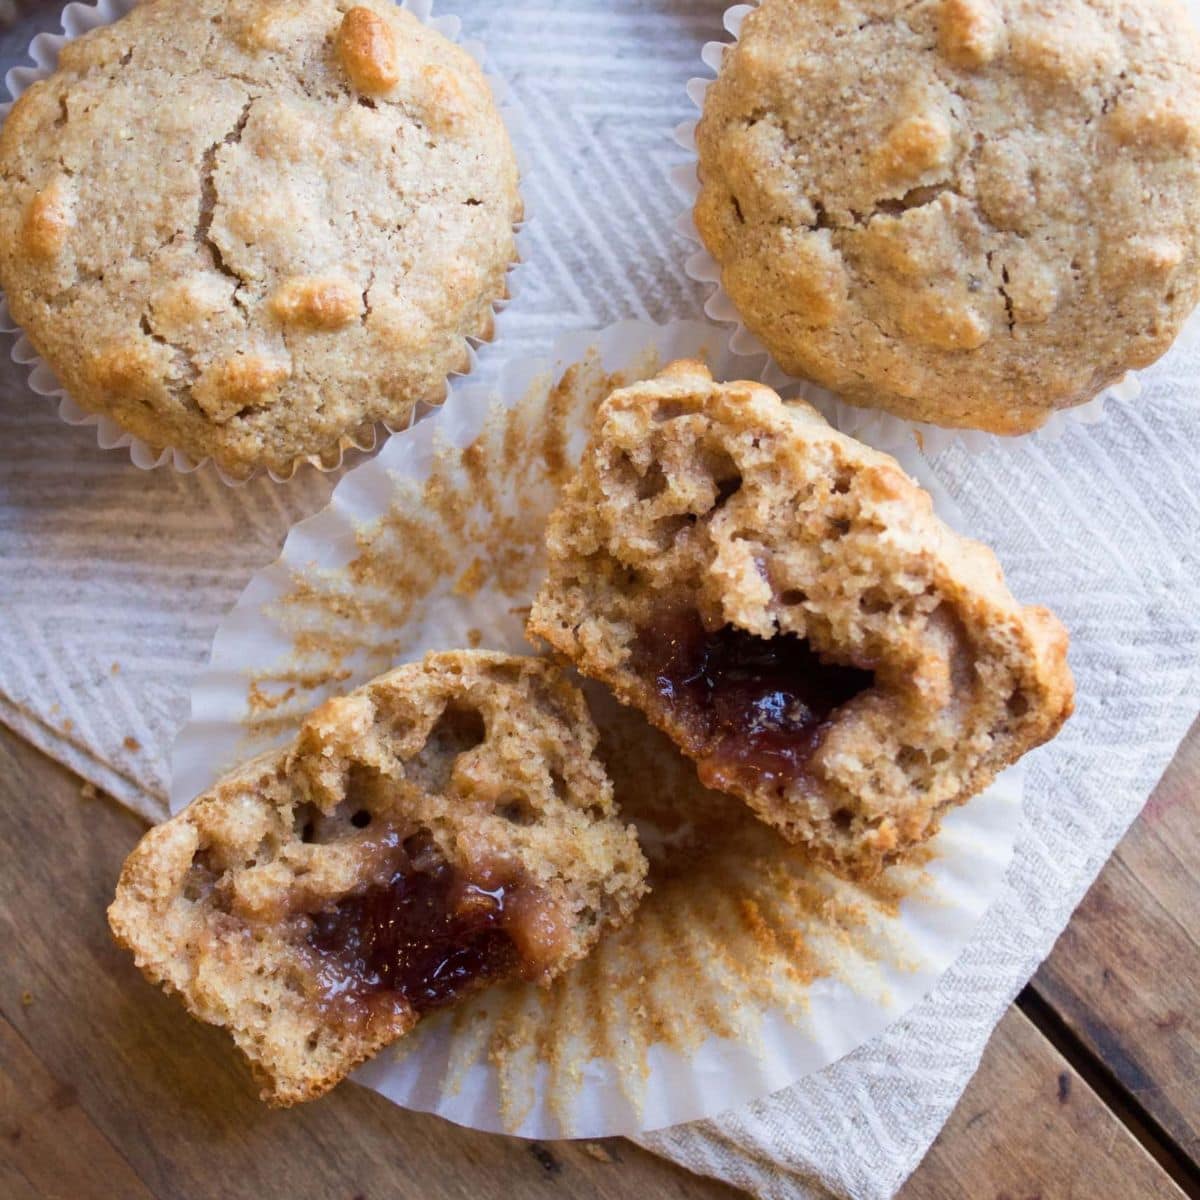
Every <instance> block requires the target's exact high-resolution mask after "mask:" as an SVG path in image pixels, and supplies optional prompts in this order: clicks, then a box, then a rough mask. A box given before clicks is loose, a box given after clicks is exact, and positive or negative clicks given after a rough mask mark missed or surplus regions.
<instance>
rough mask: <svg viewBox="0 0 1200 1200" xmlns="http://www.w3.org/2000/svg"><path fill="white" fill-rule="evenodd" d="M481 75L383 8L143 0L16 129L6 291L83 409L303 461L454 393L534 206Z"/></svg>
mask: <svg viewBox="0 0 1200 1200" xmlns="http://www.w3.org/2000/svg"><path fill="white" fill-rule="evenodd" d="M520 214H521V204H520V197H519V193H518V178H517V166H516V162H515V159H514V156H513V151H512V147H511V144H510V143H509V139H508V135H507V133H506V131H505V128H504V125H503V122H502V120H501V118H500V115H499V113H498V111H497V108H496V105H495V101H494V99H493V97H492V94H491V91H490V89H489V87H488V84H487V82H486V80H485V79H484V77H483V74H482V72H481V71H480V69H479V67H478V66H477V65H476V63H475V62H474V61H473V60H472V59H471V58H470V56H469V55H468V54H466V53H465V52H464V51H463V50H461V49H459V48H458V47H456V46H454V45H452V44H451V43H450V42H448V41H447V40H446V39H445V38H444V37H442V36H441V35H440V34H438V33H436V32H435V31H433V30H431V29H429V28H427V27H425V26H423V25H422V24H421V23H420V22H419V21H418V20H416V18H414V17H413V16H411V15H410V14H409V13H407V12H405V11H403V10H401V9H399V8H398V7H396V5H395V4H393V3H390V0H363V2H362V3H360V4H355V5H353V6H351V5H350V4H348V3H344V2H339V0H289V2H287V3H280V2H278V0H186V2H185V0H147V2H145V3H142V4H140V5H138V6H137V7H136V8H135V9H133V11H132V12H131V13H130V14H129V15H128V16H126V17H125V18H123V19H122V20H120V21H118V22H117V23H115V24H113V25H111V26H107V27H104V28H101V29H97V30H95V31H93V32H91V33H89V34H87V35H85V36H84V37H81V38H79V39H78V40H77V41H74V42H71V43H70V44H68V45H67V46H66V47H65V49H64V50H63V53H62V57H61V60H60V62H59V65H58V70H57V71H56V73H55V74H54V75H53V76H51V77H50V78H49V79H47V80H45V81H43V82H40V83H38V84H36V85H35V86H34V87H32V88H30V90H29V91H28V92H26V93H25V94H24V95H23V96H22V97H21V99H20V100H19V101H18V102H17V104H16V105H15V107H14V108H13V110H12V113H11V115H10V117H9V118H8V120H7V122H6V123H5V125H4V127H3V130H2V131H0V285H2V286H3V288H4V290H5V292H6V294H7V298H8V303H9V307H10V309H11V310H12V315H13V317H14V319H15V320H16V321H17V322H18V323H19V324H20V325H21V326H22V327H23V329H24V330H25V332H26V334H27V335H28V337H29V339H30V341H31V342H32V343H33V345H34V347H35V348H36V349H37V351H38V353H39V354H40V355H42V357H43V358H45V360H46V361H47V362H48V363H49V365H50V366H51V368H52V369H53V370H54V371H55V373H56V374H57V376H58V378H59V380H60V381H61V382H62V384H63V385H64V386H65V387H66V389H67V390H68V392H69V393H70V394H71V396H72V397H73V398H74V399H75V400H76V401H77V402H78V403H79V404H80V405H81V406H82V407H84V408H86V409H89V410H91V411H94V412H100V413H105V414H108V415H109V416H111V417H113V418H114V419H115V420H117V421H118V422H119V423H120V424H121V425H122V426H123V427H124V428H125V429H127V430H129V431H130V432H131V433H133V434H136V435H137V436H138V437H140V438H142V439H144V440H145V441H147V442H149V443H150V444H151V445H153V446H157V447H167V446H169V447H173V448H177V449H181V450H183V451H185V452H186V453H187V454H188V455H190V456H191V457H193V458H195V459H202V458H206V457H209V456H211V457H212V458H213V459H214V460H216V461H217V462H218V463H219V464H220V465H221V466H222V467H223V468H225V469H226V470H227V471H229V472H231V473H234V474H238V475H244V474H248V473H250V472H251V471H253V470H254V469H255V468H256V467H268V468H271V469H273V470H275V471H277V472H285V473H286V472H287V471H288V470H289V469H290V468H291V466H292V464H293V463H294V462H296V461H297V460H299V459H303V458H306V457H309V456H320V455H329V454H336V452H337V448H338V447H339V445H340V444H341V443H342V439H343V438H344V437H345V436H347V435H353V434H354V433H355V432H358V431H361V430H363V429H364V428H365V427H368V426H370V425H371V424H372V423H373V422H376V421H379V420H386V421H388V422H390V423H392V424H396V423H403V422H404V421H405V420H406V419H407V417H408V416H409V414H410V413H411V411H412V409H413V407H414V405H416V404H417V403H418V402H419V401H427V402H437V401H439V400H440V399H441V398H442V397H443V396H444V394H445V379H446V376H447V374H449V373H451V372H454V371H459V370H463V369H465V368H466V367H467V365H468V363H469V354H468V341H467V339H468V338H473V337H474V338H486V337H488V336H490V334H491V331H492V305H493V303H494V302H495V301H496V300H497V299H499V298H501V297H503V295H504V294H505V288H506V284H505V275H506V272H507V269H508V267H509V265H510V264H511V263H512V261H513V259H514V257H515V253H516V251H515V243H514V232H513V224H514V222H516V221H518V220H519V219H520Z"/></svg>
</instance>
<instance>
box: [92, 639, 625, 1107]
mask: <svg viewBox="0 0 1200 1200" xmlns="http://www.w3.org/2000/svg"><path fill="white" fill-rule="evenodd" d="M597 740H598V734H597V732H596V729H595V726H594V725H593V723H592V720H591V717H590V716H589V715H588V711H587V707H586V704H585V702H584V700H583V697H582V695H581V694H580V693H579V691H578V690H577V689H576V688H575V687H573V686H572V685H571V684H570V683H568V682H567V681H566V680H565V679H564V678H563V676H562V675H561V674H560V673H559V672H558V671H557V670H556V669H555V668H554V667H553V666H551V665H550V664H549V663H547V662H545V661H544V660H537V659H528V658H514V657H511V656H507V655H502V654H492V653H485V652H468V651H463V652H449V653H444V654H438V655H431V656H429V657H428V658H427V659H426V660H425V661H424V663H422V664H414V665H410V666H406V667H400V668H398V669H397V670H395V671H393V672H391V673H389V674H388V675H385V676H381V677H380V678H379V679H377V680H375V681H373V682H372V683H370V684H368V685H366V686H365V687H364V688H361V689H359V690H358V691H356V692H353V693H351V694H350V695H348V696H346V697H343V698H340V699H335V700H330V701H327V702H326V703H325V704H324V705H323V706H322V707H321V708H319V709H317V710H316V711H315V712H314V713H313V714H312V715H311V716H310V717H309V719H308V720H307V721H306V722H305V724H304V726H303V727H302V729H301V731H300V733H299V735H298V736H297V738H296V740H295V741H294V743H293V744H292V745H291V746H290V747H289V748H287V749H286V750H284V751H281V752H278V753H274V754H268V755H265V756H262V757H260V758H258V759H255V760H254V761H252V762H251V763H249V764H247V765H246V766H245V767H243V768H241V769H240V770H238V771H236V772H235V773H234V774H232V775H230V776H228V777H227V778H226V779H224V780H223V781H222V782H220V783H219V784H217V785H216V786H215V787H214V788H213V789H212V790H211V791H209V792H208V793H206V794H205V795H204V796H202V797H200V798H199V799H197V800H196V801H194V802H193V803H192V804H191V805H189V806H188V808H186V809H185V810H184V811H183V812H182V813H180V814H179V815H178V816H176V817H174V818H173V819H172V820H170V821H168V822H166V823H165V824H163V825H160V826H158V827H157V828H155V829H153V830H151V831H150V832H149V833H148V834H147V835H146V836H145V838H143V840H142V841H141V843H140V844H139V845H138V847H137V848H136V849H135V850H134V852H133V853H132V854H131V855H130V857H129V859H128V861H127V862H126V864H125V868H124V870H123V872H122V875H121V880H120V883H119V885H118V888H117V894H116V899H115V900H114V902H113V904H112V906H111V908H110V909H109V921H110V924H111V925H112V928H113V931H114V933H115V934H116V937H117V939H118V941H120V942H121V943H122V944H123V945H125V946H127V947H128V948H129V949H130V950H132V951H133V954H134V957H135V959H136V961H137V964H138V966H139V967H140V968H141V969H142V970H143V971H144V972H145V973H146V975H147V976H148V977H149V978H150V979H152V980H154V981H156V982H160V983H162V984H163V985H164V986H165V987H166V988H167V990H168V991H171V992H178V993H179V994H180V995H181V997H182V998H183V1000H184V1003H185V1004H186V1005H187V1007H188V1009H189V1011H190V1012H191V1013H192V1014H193V1015H194V1016H196V1017H198V1018H199V1019H201V1020H203V1021H207V1022H209V1023H211V1024H214V1025H218V1026H222V1027H224V1028H226V1029H227V1030H228V1031H229V1032H230V1033H231V1034H232V1035H233V1038H234V1041H235V1042H236V1044H237V1045H238V1047H239V1048H240V1049H241V1050H242V1051H243V1053H244V1054H245V1055H246V1057H247V1058H248V1060H249V1062H250V1065H251V1067H252V1068H253V1070H254V1072H255V1075H256V1076H257V1077H258V1078H259V1080H260V1082H261V1083H262V1087H263V1097H264V1099H267V1100H270V1101H272V1102H273V1103H276V1104H291V1103H294V1102H296V1101H299V1100H307V1099H311V1098H313V1097H315V1096H318V1095H320V1094H321V1093H323V1092H325V1091H326V1090H328V1089H329V1088H331V1087H332V1086H334V1084H336V1083H337V1082H338V1081H339V1080H340V1079H341V1078H342V1077H343V1076H344V1075H345V1074H346V1073H347V1072H349V1071H350V1070H351V1069H352V1068H353V1067H354V1066H355V1065H357V1064H358V1063H359V1062H361V1061H363V1059H365V1058H366V1057H368V1056H369V1055H370V1054H372V1053H374V1052H375V1051H377V1050H378V1049H380V1048H381V1047H382V1046H385V1045H387V1044H388V1043H390V1042H392V1041H394V1040H395V1039H396V1038H398V1037H401V1036H403V1035H404V1034H406V1033H407V1032H408V1031H409V1030H410V1029H412V1027H413V1026H414V1025H415V1024H416V1023H417V1021H418V1020H419V1019H420V1017H421V1016H422V1014H424V1013H425V1012H427V1011H429V1010H431V1009H435V1008H439V1007H443V1006H445V1005H447V1004H450V1003H453V1002H454V1001H456V1000H458V999H459V998H461V997H463V996H466V995H468V994H470V993H471V992H473V991H476V990H478V989H479V988H481V987H483V986H485V985H488V984H491V983H495V982H498V981H501V980H506V979H526V980H531V981H536V982H539V983H546V982H548V981H550V980H551V979H553V978H555V977H557V976H558V975H560V974H561V973H562V972H563V971H564V970H565V969H566V968H567V967H568V966H569V965H570V964H571V963H573V962H575V961H576V960H578V959H580V958H582V957H583V956H584V955H585V954H587V952H588V951H589V950H590V949H591V948H592V947H593V945H594V944H595V942H596V941H597V939H598V938H599V936H600V934H601V932H602V931H603V929H604V928H605V927H607V926H612V925H618V924H620V923H622V922H623V921H624V920H625V919H626V918H627V917H628V916H629V915H630V914H631V912H632V911H633V909H634V907H635V906H636V904H637V902H638V899H639V898H640V896H641V894H642V892H643V890H644V879H645V873H646V862H645V859H644V858H643V856H642V854H641V851H640V850H639V849H638V845H637V839H636V835H635V833H634V830H633V828H632V826H630V827H624V826H622V825H621V824H620V822H619V821H618V820H617V817H616V814H615V810H614V807H613V802H612V785H611V783H610V782H609V779H608V777H607V775H606V774H605V772H604V769H603V767H602V766H601V765H600V764H599V762H598V760H597V759H596V758H595V756H594V751H595V749H596V743H597Z"/></svg>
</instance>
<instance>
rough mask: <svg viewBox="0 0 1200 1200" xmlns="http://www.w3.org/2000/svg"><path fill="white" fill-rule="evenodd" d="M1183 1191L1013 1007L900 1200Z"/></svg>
mask: <svg viewBox="0 0 1200 1200" xmlns="http://www.w3.org/2000/svg"><path fill="white" fill-rule="evenodd" d="M1183 1196H1184V1193H1183V1191H1182V1190H1181V1189H1180V1188H1179V1187H1178V1186H1177V1185H1176V1184H1175V1183H1174V1182H1173V1181H1172V1180H1171V1178H1170V1176H1168V1175H1167V1173H1166V1172H1165V1171H1163V1169H1162V1168H1161V1167H1160V1166H1159V1165H1158V1164H1157V1163H1156V1162H1155V1161H1154V1160H1153V1159H1152V1158H1151V1157H1150V1155H1149V1154H1148V1153H1147V1152H1146V1151H1145V1150H1144V1149H1143V1148H1142V1146H1140V1145H1139V1144H1138V1142H1137V1141H1136V1140H1135V1139H1134V1137H1133V1135H1132V1134H1131V1133H1130V1132H1129V1131H1128V1130H1127V1129H1126V1128H1125V1127H1124V1126H1123V1125H1122V1124H1121V1123H1120V1121H1119V1120H1118V1119H1117V1118H1116V1116H1114V1115H1113V1113H1112V1112H1111V1111H1110V1110H1109V1109H1108V1108H1106V1107H1105V1105H1104V1104H1103V1103H1102V1102H1101V1101H1100V1099H1099V1098H1098V1097H1097V1096H1096V1094H1095V1093H1094V1092H1093V1091H1092V1090H1091V1089H1090V1088H1089V1087H1088V1086H1087V1084H1086V1083H1085V1082H1084V1081H1083V1079H1082V1078H1081V1077H1080V1076H1079V1074H1078V1073H1077V1072H1076V1071H1074V1070H1073V1069H1072V1068H1071V1067H1070V1066H1069V1065H1068V1064H1067V1063H1066V1061H1065V1060H1064V1059H1063V1058H1062V1056H1061V1055H1060V1054H1059V1053H1058V1052H1057V1051H1056V1050H1055V1049H1054V1047H1053V1046H1052V1045H1051V1044H1050V1043H1049V1042H1048V1041H1047V1040H1046V1039H1045V1038H1044V1037H1043V1036H1042V1034H1041V1033H1040V1032H1039V1031H1038V1030H1037V1028H1036V1027H1035V1026H1034V1025H1033V1024H1032V1022H1030V1020H1029V1019H1028V1018H1027V1017H1026V1016H1025V1015H1024V1014H1023V1013H1021V1012H1020V1011H1019V1010H1018V1009H1016V1008H1010V1009H1009V1010H1008V1013H1007V1014H1006V1015H1005V1017H1004V1019H1003V1020H1002V1021H1001V1022H1000V1024H999V1026H998V1027H997V1029H996V1033H995V1035H994V1036H993V1037H992V1040H991V1042H990V1043H989V1045H988V1049H987V1053H986V1054H985V1055H984V1058H983V1062H982V1064H981V1065H980V1069H979V1072H978V1073H977V1074H976V1076H975V1078H974V1079H973V1080H972V1081H971V1083H970V1084H969V1085H968V1086H967V1090H966V1091H965V1092H964V1093H963V1098H962V1100H961V1101H960V1103H959V1105H958V1107H957V1108H956V1109H955V1110H954V1114H953V1116H952V1117H951V1118H950V1121H949V1122H948V1123H947V1125H946V1128H945V1129H944V1130H942V1133H941V1136H940V1137H938V1139H937V1141H936V1142H935V1143H934V1145H933V1148H932V1149H931V1151H930V1153H929V1155H928V1157H927V1158H926V1159H925V1161H924V1162H923V1163H922V1164H921V1166H920V1167H919V1168H918V1169H917V1171H916V1172H915V1173H914V1174H913V1176H912V1178H911V1179H910V1180H909V1181H908V1183H907V1184H906V1185H905V1187H904V1188H903V1189H902V1190H901V1192H900V1196H899V1200H963V1198H964V1197H969V1198H970V1200H1034V1198H1036V1200H1134V1198H1135V1197H1136V1200H1181V1198H1182V1197H1183Z"/></svg>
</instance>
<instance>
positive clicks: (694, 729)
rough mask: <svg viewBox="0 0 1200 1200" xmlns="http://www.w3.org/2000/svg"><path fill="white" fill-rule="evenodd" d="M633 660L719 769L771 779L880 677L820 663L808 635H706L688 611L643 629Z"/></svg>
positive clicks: (732, 630) (793, 765)
mask: <svg viewBox="0 0 1200 1200" xmlns="http://www.w3.org/2000/svg"><path fill="white" fill-rule="evenodd" d="M634 666H635V667H636V668H637V669H638V670H639V671H640V672H642V673H644V674H647V675H652V676H653V678H654V686H655V689H656V690H657V692H658V694H659V695H660V696H661V697H662V699H663V701H664V702H665V703H666V705H667V706H668V707H669V708H670V710H671V711H672V713H673V715H674V716H675V717H676V718H677V719H679V720H681V721H682V722H683V723H684V725H685V726H686V728H687V730H688V732H689V734H690V735H691V737H692V739H693V743H694V744H693V745H692V746H690V747H689V749H691V751H692V752H693V753H695V754H698V755H699V756H701V757H702V758H703V759H705V760H713V763H712V765H713V766H714V767H715V768H716V770H717V774H718V775H719V773H720V769H721V767H722V766H728V767H733V768H735V769H740V770H741V771H750V772H753V773H754V774H755V775H756V776H757V777H758V778H764V777H765V778H767V779H772V780H773V779H788V778H792V777H794V776H796V775H797V774H798V773H799V772H800V771H802V770H803V768H804V765H805V763H807V761H808V759H809V758H810V757H811V756H812V753H813V751H814V750H815V749H816V748H817V746H818V745H819V744H820V739H821V737H822V735H823V734H824V731H825V728H826V725H827V723H828V720H829V717H830V715H831V714H832V713H833V712H834V710H835V709H837V708H839V707H841V705H843V704H845V703H846V702H847V701H848V700H851V699H853V698H854V697H855V696H857V695H859V693H861V692H863V691H865V690H866V689H867V688H869V687H870V686H871V685H872V684H873V683H874V675H873V674H872V673H871V672H870V671H863V670H858V669H856V668H854V667H843V666H836V665H831V664H829V663H826V662H823V661H822V660H821V658H820V657H819V656H818V655H817V654H816V652H815V651H814V650H813V649H812V647H811V646H810V645H809V644H808V642H807V641H805V640H804V639H803V638H799V637H796V636H795V635H793V634H780V635H777V636H776V637H773V638H760V637H756V636H755V635H754V634H752V633H747V632H746V631H745V630H743V629H738V628H737V627H736V626H733V625H725V626H723V627H722V628H721V629H718V630H716V631H715V632H710V631H709V630H707V629H705V627H704V624H703V622H702V621H701V619H700V615H699V614H698V613H697V612H695V611H694V610H691V609H683V610H675V611H672V612H669V613H667V614H665V615H664V616H663V617H662V618H660V619H659V620H658V621H656V622H655V623H654V624H653V625H650V626H647V627H645V628H643V629H641V630H640V631H639V632H638V637H637V643H636V646H635V651H634ZM714 782H719V781H718V780H714Z"/></svg>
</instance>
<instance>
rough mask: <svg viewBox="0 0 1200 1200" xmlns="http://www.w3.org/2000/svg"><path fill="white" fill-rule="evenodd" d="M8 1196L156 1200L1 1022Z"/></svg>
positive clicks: (0, 1102) (4, 1190)
mask: <svg viewBox="0 0 1200 1200" xmlns="http://www.w3.org/2000/svg"><path fill="white" fill-rule="evenodd" d="M0 1147H2V1148H0V1195H3V1196H13V1197H15V1196H20V1195H25V1194H27V1195H30V1196H62V1197H64V1198H66V1197H70V1198H71V1200H111V1197H112V1196H121V1197H123V1198H126V1200H153V1197H152V1195H151V1193H150V1192H149V1191H147V1190H146V1188H145V1186H144V1185H143V1184H142V1182H141V1180H140V1179H138V1177H137V1176H136V1175H135V1174H134V1172H133V1170H132V1169H131V1168H130V1166H129V1164H128V1163H127V1162H126V1161H125V1160H124V1159H123V1158H122V1157H121V1156H120V1154H118V1153H117V1151H116V1150H115V1149H114V1148H113V1147H112V1145H111V1144H110V1143H109V1142H108V1141H107V1140H106V1139H105V1138H104V1136H103V1135H102V1134H101V1133H100V1131H99V1130H98V1129H97V1128H96V1127H95V1125H93V1124H92V1122H91V1121H90V1120H89V1119H88V1116H87V1114H86V1113H85V1112H84V1111H83V1110H82V1109H81V1108H80V1107H79V1103H78V1097H77V1096H76V1095H75V1090H74V1088H72V1087H71V1085H70V1084H68V1083H63V1082H62V1081H60V1080H58V1079H55V1078H54V1076H53V1075H51V1074H50V1073H49V1072H48V1071H47V1070H46V1068H45V1067H44V1066H43V1065H42V1063H41V1062H40V1061H39V1060H38V1058H37V1056H36V1055H35V1054H34V1053H33V1052H32V1051H31V1050H30V1049H29V1047H28V1046H27V1045H26V1044H25V1042H24V1040H23V1039H22V1038H21V1035H20V1034H19V1033H18V1032H17V1030H16V1029H15V1028H13V1026H12V1025H10V1024H9V1023H8V1022H7V1021H5V1020H0Z"/></svg>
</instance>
